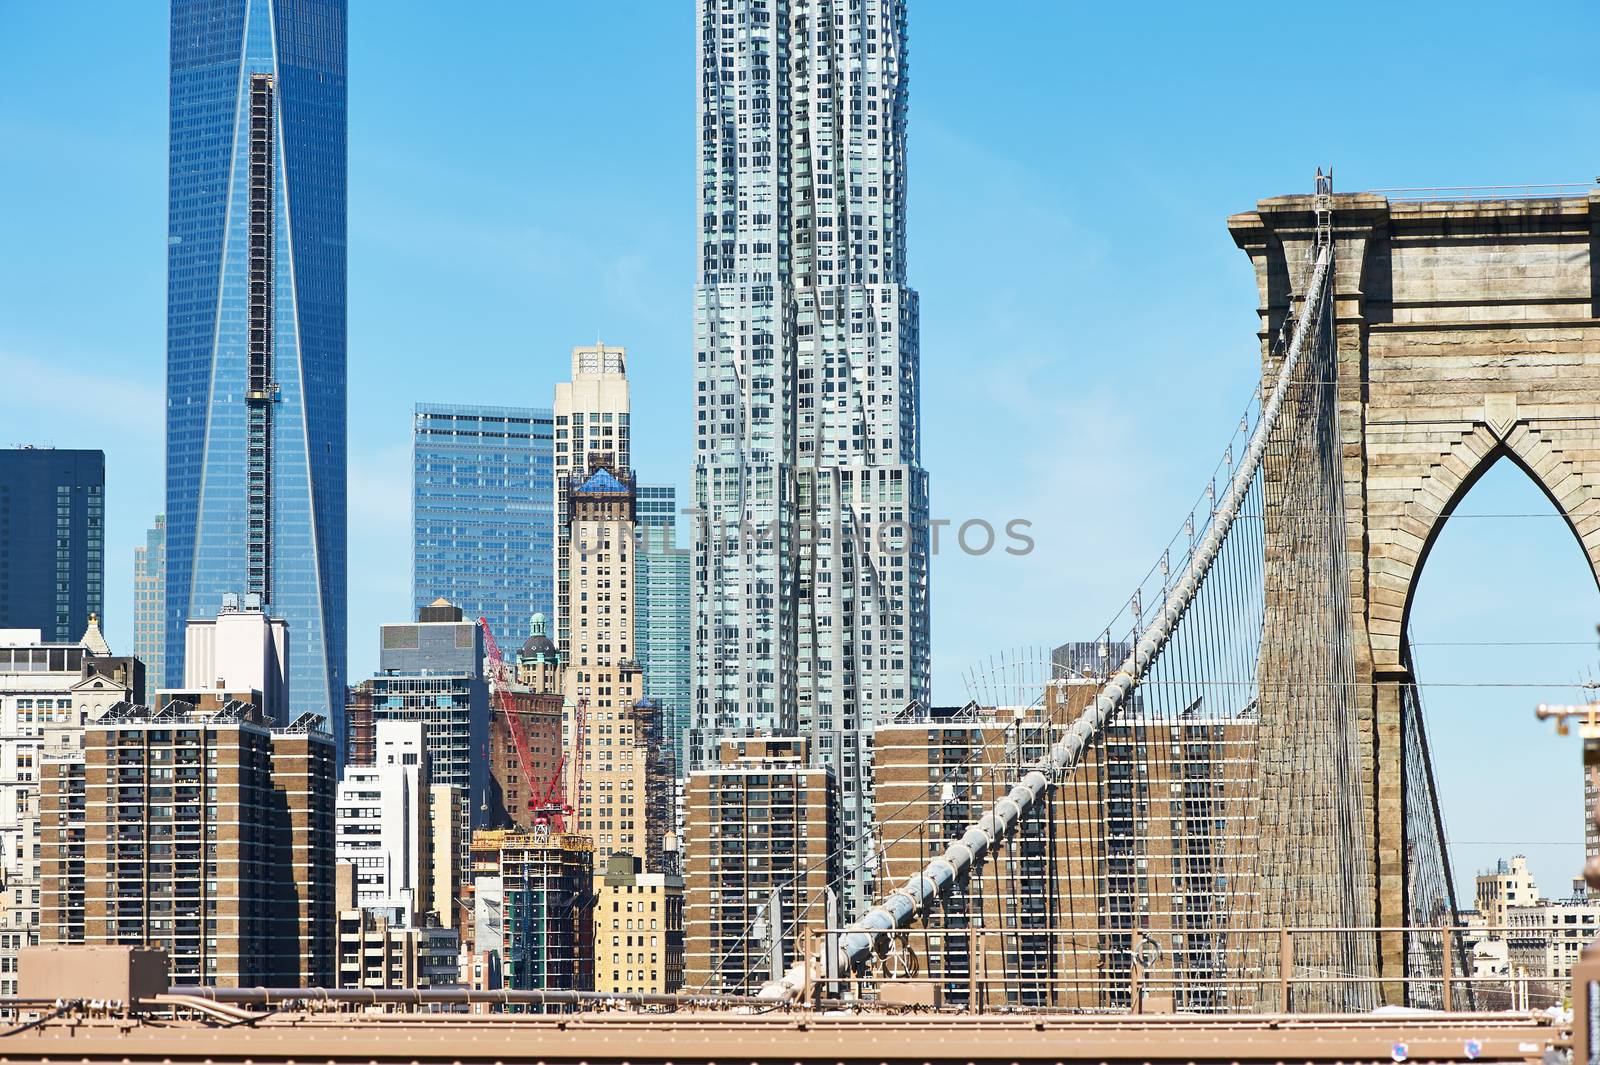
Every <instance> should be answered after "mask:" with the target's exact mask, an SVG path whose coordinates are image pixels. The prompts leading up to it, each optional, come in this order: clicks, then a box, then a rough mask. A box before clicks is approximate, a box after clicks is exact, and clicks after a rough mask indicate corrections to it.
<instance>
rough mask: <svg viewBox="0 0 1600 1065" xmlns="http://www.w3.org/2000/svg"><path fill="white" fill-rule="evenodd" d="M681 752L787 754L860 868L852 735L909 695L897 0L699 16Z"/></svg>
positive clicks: (913, 305)
mask: <svg viewBox="0 0 1600 1065" xmlns="http://www.w3.org/2000/svg"><path fill="white" fill-rule="evenodd" d="M698 13H699V33H700V44H699V61H700V68H699V69H700V76H699V84H700V125H699V138H700V165H699V178H700V182H699V212H698V214H699V219H698V229H699V232H700V281H699V284H698V285H697V286H696V289H695V402H696V426H697V428H696V441H695V448H696V450H695V469H694V498H695V504H696V506H697V508H698V509H699V510H700V511H701V513H700V514H699V515H697V518H698V520H697V521H695V522H694V523H693V524H694V560H693V561H694V637H695V640H694V689H695V690H694V726H695V727H694V746H695V757H696V760H697V763H698V764H700V765H708V764H710V763H711V762H712V761H714V758H715V745H716V741H717V739H718V738H719V737H722V736H728V735H736V734H740V733H749V732H752V731H757V730H767V731H771V732H777V733H790V734H795V733H798V734H799V735H803V736H806V737H809V738H810V739H811V744H810V748H811V752H812V757H813V759H816V760H818V761H822V762H827V763H829V764H831V765H833V766H834V767H835V769H836V771H837V774H838V779H839V786H840V794H841V797H842V800H843V803H844V811H843V828H844V834H845V836H846V839H847V841H849V847H848V848H847V851H846V854H845V863H844V864H845V869H846V873H847V875H846V878H845V880H846V893H847V900H846V902H847V905H851V906H853V905H858V904H859V902H860V900H861V898H862V896H863V895H864V892H865V885H866V883H867V881H868V879H869V877H870V875H871V871H872V857H871V856H872V846H871V840H870V831H869V830H870V825H871V813H872V808H871V799H872V794H871V778H872V776H871V755H872V748H871V735H872V729H873V728H874V727H875V726H876V725H877V724H878V723H879V722H880V721H882V720H884V719H885V718H886V717H887V716H888V715H889V714H891V713H893V712H895V711H897V710H900V709H902V708H903V707H904V706H905V705H906V704H908V703H911V702H916V701H925V700H926V699H927V697H928V689H929V684H928V641H929V628H928V477H927V474H926V472H925V471H924V470H923V468H922V465H921V415H920V409H919V399H918V392H919V382H920V369H919V363H918V337H917V294H916V292H915V291H914V290H913V289H912V288H911V287H910V286H909V285H908V284H907V282H906V106H907V70H906V44H907V39H906V4H905V2H904V0H699V3H698Z"/></svg>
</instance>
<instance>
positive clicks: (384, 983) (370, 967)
mask: <svg viewBox="0 0 1600 1065" xmlns="http://www.w3.org/2000/svg"><path fill="white" fill-rule="evenodd" d="M355 880H356V877H355V867H354V866H352V865H350V864H349V863H347V862H340V863H339V865H338V872H337V874H336V881H337V885H338V886H337V909H338V918H337V920H338V942H337V946H336V948H335V952H336V955H337V961H336V974H337V975H336V980H337V984H336V986H338V987H361V988H371V989H395V988H438V987H458V986H460V984H461V977H460V967H459V961H458V956H457V955H458V951H459V948H460V944H459V942H458V939H457V936H456V932H455V930H454V929H451V928H445V927H443V926H441V925H440V924H439V923H438V922H437V921H436V920H433V919H431V917H428V918H424V919H420V920H417V921H415V922H413V921H407V920H404V919H401V918H400V915H399V914H398V913H396V912H395V911H393V910H386V909H383V908H377V909H374V908H372V907H368V906H362V905H360V904H359V903H358V902H357V901H356V883H355Z"/></svg>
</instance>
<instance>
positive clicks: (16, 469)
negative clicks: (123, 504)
mask: <svg viewBox="0 0 1600 1065" xmlns="http://www.w3.org/2000/svg"><path fill="white" fill-rule="evenodd" d="M105 494H106V455H105V452H103V451H76V450H70V449H61V450H57V449H55V448H45V447H24V448H15V449H6V450H0V629H38V630H39V632H40V634H41V636H42V637H43V639H44V642H45V643H74V642H76V641H77V639H78V638H79V637H80V636H82V635H83V630H84V628H85V626H87V625H88V623H89V615H90V614H96V615H103V614H104V613H105V603H106V597H105V570H106V565H105V544H106V524H105V506H106V500H105Z"/></svg>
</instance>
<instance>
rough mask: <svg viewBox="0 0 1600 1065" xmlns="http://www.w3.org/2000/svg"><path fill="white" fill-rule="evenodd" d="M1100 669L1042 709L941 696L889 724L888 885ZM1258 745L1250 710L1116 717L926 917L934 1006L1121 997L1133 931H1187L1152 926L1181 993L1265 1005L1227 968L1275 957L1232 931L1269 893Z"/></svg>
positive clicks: (1004, 778)
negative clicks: (1258, 833)
mask: <svg viewBox="0 0 1600 1065" xmlns="http://www.w3.org/2000/svg"><path fill="white" fill-rule="evenodd" d="M1090 646H1093V645H1090ZM1084 672H1087V671H1079V670H1073V671H1071V672H1070V673H1068V674H1066V675H1065V676H1063V677H1061V678H1058V679H1057V680H1056V681H1055V682H1053V683H1052V684H1051V685H1050V686H1049V690H1048V692H1047V698H1046V700H1045V701H1044V703H1043V704H1042V705H1034V706H1028V707H998V708H996V707H980V706H977V705H976V704H968V705H967V706H964V707H946V708H931V709H925V710H922V711H920V712H917V713H907V714H904V715H901V716H900V717H899V719H898V720H896V721H895V722H893V723H891V724H886V725H883V726H880V727H879V728H878V730H877V731H876V733H875V735H874V740H873V747H874V762H873V773H874V787H875V791H876V800H877V805H878V810H879V811H880V821H879V824H878V832H879V837H880V839H881V840H882V864H881V866H880V869H879V874H880V876H881V877H882V878H883V880H884V882H885V883H888V884H893V885H899V884H901V883H903V882H904V881H905V880H907V879H909V878H910V877H912V876H914V875H915V874H917V873H919V872H920V871H921V870H922V869H923V868H924V867H925V866H926V865H927V864H928V862H930V861H932V860H933V859H934V858H937V857H938V856H939V855H940V854H942V853H943V851H944V848H945V846H946V845H948V844H949V843H950V842H951V841H952V840H954V839H956V838H958V837H959V835H960V834H961V833H962V832H964V831H965V830H966V828H967V826H968V825H970V824H972V823H973V822H975V821H977V820H978V819H979V818H981V817H982V816H983V815H984V814H985V813H986V812H987V811H988V810H990V809H991V808H992V807H993V805H994V803H995V802H997V801H998V800H1000V799H1001V798H1003V797H1004V796H1005V794H1006V793H1007V792H1008V791H1009V789H1010V788H1011V786H1012V785H1013V784H1014V783H1015V782H1016V781H1017V780H1018V779H1020V778H1021V777H1022V775H1023V774H1024V773H1026V772H1027V771H1028V770H1029V769H1031V768H1032V767H1033V766H1034V765H1035V764H1036V763H1037V762H1038V761H1039V760H1040V758H1042V757H1043V756H1044V755H1045V754H1046V753H1047V751H1048V750H1049V748H1050V747H1051V746H1052V745H1053V744H1054V743H1055V742H1056V740H1057V739H1058V738H1059V728H1060V725H1061V723H1063V722H1065V721H1069V720H1072V719H1073V718H1074V717H1076V716H1077V714H1078V713H1079V712H1080V711H1081V710H1082V708H1083V706H1084V704H1085V703H1086V702H1087V700H1088V699H1089V698H1090V697H1092V695H1093V694H1094V693H1095V692H1096V691H1098V688H1099V683H1098V681H1096V680H1093V679H1088V678H1086V677H1085V676H1084V675H1083V673H1084ZM1153 751H1161V752H1173V753H1171V754H1164V755H1163V756H1161V757H1157V756H1155V755H1147V752H1153ZM1254 756H1255V721H1254V720H1253V719H1252V718H1244V717H1214V718H1205V717H1195V718H1192V719H1187V720H1183V721H1178V722H1174V721H1165V720H1150V719H1143V718H1140V717H1139V716H1138V715H1137V714H1132V715H1129V716H1128V718H1127V719H1126V720H1121V721H1117V722H1114V723H1112V724H1111V725H1109V726H1107V727H1106V728H1105V729H1104V730H1103V731H1102V733H1101V736H1100V738H1099V739H1098V740H1097V741H1096V743H1094V744H1093V745H1091V747H1090V748H1089V749H1088V750H1087V751H1086V752H1085V754H1084V755H1083V757H1082V758H1081V760H1080V761H1079V764H1078V767H1077V769H1076V770H1075V771H1074V774H1073V786H1072V787H1061V788H1056V789H1054V790H1053V791H1052V792H1051V793H1050V801H1049V802H1048V803H1047V804H1045V805H1044V806H1042V807H1041V808H1039V809H1038V811H1037V812H1036V813H1035V814H1034V815H1033V816H1031V817H1029V818H1028V819H1026V820H1024V821H1023V822H1021V823H1020V824H1019V825H1018V827H1017V829H1016V831H1015V833H1014V836H1013V842H1011V843H1008V844H1007V846H1006V847H1005V848H1003V849H1002V850H1000V851H997V852H995V853H994V854H993V855H991V856H990V857H989V858H988V859H987V860H986V862H985V868H984V870H983V872H982V875H980V876H974V877H972V878H970V879H969V881H968V882H967V883H966V884H964V885H962V886H961V887H959V888H957V889H954V890H952V891H951V892H950V893H949V895H948V896H947V897H946V898H944V899H942V900H941V902H940V905H939V906H938V907H937V908H936V909H930V911H929V912H927V913H925V914H923V915H921V919H920V921H919V925H920V926H921V927H926V928H929V929H932V930H938V931H939V933H940V934H937V935H930V936H927V937H925V938H922V939H920V940H919V941H918V942H917V943H916V945H915V946H914V947H913V948H912V949H913V950H914V951H915V953H916V954H917V956H918V960H917V964H918V965H919V968H920V969H921V970H922V971H923V972H925V973H927V974H929V975H931V976H934V977H936V978H939V980H938V982H937V983H935V984H933V985H931V990H932V991H933V993H934V995H935V1000H934V1002H933V1003H930V1004H938V1005H942V1006H956V1005H959V1006H964V1007H967V1008H976V1007H980V1006H982V1007H994V1006H1002V1007H1004V1006H1020V1007H1054V1008H1068V1009H1102V1008H1123V1007H1126V1006H1127V1005H1129V1002H1128V992H1127V989H1128V986H1129V983H1128V981H1129V977H1130V971H1129V964H1130V962H1129V959H1130V957H1131V952H1132V951H1133V949H1134V948H1135V946H1136V945H1137V944H1136V942H1135V933H1134V931H1133V930H1134V929H1135V928H1150V929H1158V930H1159V929H1179V928H1181V929H1184V933H1183V934H1182V935H1181V936H1178V935H1174V934H1172V933H1170V932H1168V933H1162V932H1156V933H1153V934H1155V935H1156V936H1157V938H1158V940H1159V942H1158V943H1157V946H1158V947H1159V949H1160V950H1161V951H1162V959H1163V960H1162V965H1163V967H1164V969H1165V970H1166V971H1169V972H1170V973H1172V974H1173V975H1174V976H1177V977H1178V978H1180V981H1181V982H1180V985H1179V986H1178V987H1177V988H1175V989H1174V992H1173V993H1174V995H1175V1005H1177V1006H1179V1008H1183V1009H1193V1010H1217V1009H1226V1008H1240V1007H1243V1006H1247V1005H1250V1004H1251V1003H1252V1002H1253V1001H1254V1000H1253V999H1249V998H1246V999H1244V1000H1240V999H1238V998H1236V997H1232V996H1233V995H1234V993H1235V991H1234V989H1235V988H1236V987H1237V986H1238V985H1236V984H1230V983H1229V981H1228V979H1227V978H1228V977H1229V976H1231V975H1234V974H1237V973H1238V972H1240V971H1243V970H1245V969H1248V968H1250V967H1252V966H1255V965H1258V964H1259V957H1258V956H1257V955H1255V954H1252V953H1250V952H1249V951H1248V950H1246V949H1245V948H1246V947H1247V946H1253V944H1246V942H1245V940H1244V939H1243V937H1239V936H1237V935H1232V936H1230V935H1229V934H1228V925H1229V922H1230V921H1231V920H1235V919H1236V916H1237V915H1238V914H1240V913H1248V912H1251V911H1250V906H1251V903H1252V901H1253V899H1254V896H1255V893H1256V892H1257V890H1258V887H1257V884H1256V878H1255V875H1254V871H1253V869H1252V867H1251V865H1250V863H1248V862H1246V861H1243V860H1242V859H1243V856H1244V855H1246V854H1247V853H1249V851H1248V849H1247V847H1248V844H1249V841H1251V840H1252V839H1253V832H1254V827H1253V826H1254V824H1255V822H1256V818H1257V802H1256V799H1255V797H1254V792H1253V789H1251V788H1250V787H1249V786H1248V785H1249V782H1250V781H1251V780H1252V779H1253V775H1252V774H1253V772H1254V765H1255V763H1254ZM1017 884H1029V885H1036V886H1037V888H1038V890H1032V891H1027V892H1020V893H1019V892H1018V891H1017V890H1016V889H1015V888H1014V885H1017ZM976 927H982V928H986V929H991V930H1001V929H1003V930H1004V932H1003V933H1000V932H998V931H990V932H988V933H983V934H974V933H973V932H972V931H971V929H973V928H976Z"/></svg>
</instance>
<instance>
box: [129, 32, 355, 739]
mask: <svg viewBox="0 0 1600 1065" xmlns="http://www.w3.org/2000/svg"><path fill="white" fill-rule="evenodd" d="M345 8H346V0H318V2H317V3H314V4H312V3H283V2H271V3H265V2H261V0H183V2H181V3H176V2H175V3H173V4H172V5H171V7H170V10H171V15H172V18H171V23H170V27H169V31H168V33H169V36H168V40H169V41H170V42H171V47H170V49H169V52H168V54H169V56H170V59H171V68H170V79H169V82H168V84H169V97H168V106H169V109H170V110H169V114H170V123H169V130H170V136H169V142H168V144H169V150H170V155H169V159H170V160H171V165H170V166H169V167H168V168H167V264H166V265H167V269H166V281H167V366H166V388H167V394H166V416H167V426H166V430H167V431H166V497H167V498H166V506H165V508H164V510H165V513H166V516H167V528H166V534H167V542H166V554H167V579H166V598H167V623H166V636H167V653H166V655H165V668H166V673H165V675H164V676H163V677H162V678H161V680H160V682H159V685H158V686H159V687H163V688H174V687H177V686H178V685H179V684H180V683H181V682H180V680H179V679H178V678H180V677H182V676H184V675H185V674H184V662H183V656H184V652H185V644H184V638H185V632H184V627H185V625H186V624H187V623H188V622H189V621H190V620H191V619H193V618H210V617H214V616H215V615H216V613H217V610H218V609H219V608H220V607H221V605H222V597H223V596H224V595H227V594H230V593H240V594H249V593H254V594H256V595H259V596H260V597H261V602H262V604H263V607H264V608H265V610H266V612H267V613H268V614H270V615H272V616H273V617H281V618H283V619H285V620H286V621H288V622H289V636H290V638H291V639H292V640H293V641H294V653H293V654H292V655H291V656H290V659H291V660H292V661H291V663H290V669H291V674H290V676H289V686H290V689H291V691H292V693H293V704H294V712H295V713H296V714H300V713H307V712H309V713H313V714H316V715H317V716H319V717H321V718H322V719H323V721H324V723H325V725H326V727H327V728H328V729H329V731H330V732H331V733H332V734H333V735H334V736H335V737H336V739H337V740H338V742H340V743H342V742H343V730H342V728H341V727H340V723H339V720H338V715H339V712H340V710H342V709H343V706H344V694H345V682H346V678H345V642H346V641H345V604H346V597H347V591H348V582H347V579H346V537H347V526H348V515H347V495H348V493H347V476H346V473H347V470H346V466H347V456H348V452H349V449H348V447H347V433H346V429H347V419H346V412H345V403H346V373H345V338H346V321H345V292H346V270H345V258H346V248H347V247H348V239H347V234H346V216H347V211H346V195H345V190H346V186H347V169H348V168H347V166H346V158H347V154H348V153H347V150H346V127H347V122H346V70H347V62H346V60H347V51H348V49H347V46H346V41H347V36H346V33H345V29H346V25H345V24H346V10H345Z"/></svg>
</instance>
